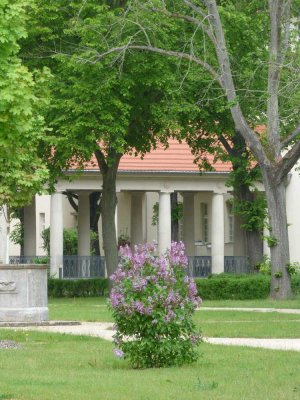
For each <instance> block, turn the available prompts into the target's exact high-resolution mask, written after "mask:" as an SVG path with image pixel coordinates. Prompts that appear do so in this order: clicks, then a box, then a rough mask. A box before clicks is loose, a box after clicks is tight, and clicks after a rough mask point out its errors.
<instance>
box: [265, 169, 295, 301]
mask: <svg viewBox="0 0 300 400" xmlns="http://www.w3.org/2000/svg"><path fill="white" fill-rule="evenodd" d="M276 172H277V170H276V169H274V168H273V169H272V168H270V169H268V170H266V171H263V180H264V186H265V191H266V198H267V203H268V210H269V224H270V228H269V230H270V238H269V245H270V251H271V262H272V271H271V273H272V275H271V296H272V297H273V298H274V299H286V298H289V297H291V295H292V290H291V277H290V274H289V273H288V269H287V266H288V264H289V260H290V256H289V238H288V229H287V217H286V200H285V199H286V198H285V183H284V182H283V181H280V182H278V180H277V179H276V175H274V174H276Z"/></svg>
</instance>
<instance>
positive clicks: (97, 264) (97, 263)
mask: <svg viewBox="0 0 300 400" xmlns="http://www.w3.org/2000/svg"><path fill="white" fill-rule="evenodd" d="M61 275H62V276H60V278H73V279H76V278H97V277H98V278H99V277H105V259H104V257H102V256H64V257H63V270H62V273H61Z"/></svg>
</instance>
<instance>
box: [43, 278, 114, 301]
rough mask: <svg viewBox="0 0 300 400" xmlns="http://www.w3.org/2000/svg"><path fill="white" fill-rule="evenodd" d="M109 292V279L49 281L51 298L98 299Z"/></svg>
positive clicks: (52, 279) (50, 279)
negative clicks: (97, 297)
mask: <svg viewBox="0 0 300 400" xmlns="http://www.w3.org/2000/svg"><path fill="white" fill-rule="evenodd" d="M106 292H107V279H106V278H95V279H76V280H75V279H74V280H73V279H54V278H49V279H48V295H49V296H50V297H96V296H104V294H106Z"/></svg>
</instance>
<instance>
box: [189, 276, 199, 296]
mask: <svg viewBox="0 0 300 400" xmlns="http://www.w3.org/2000/svg"><path fill="white" fill-rule="evenodd" d="M188 291H189V297H192V296H196V294H197V286H196V283H195V282H194V281H193V280H191V281H190V283H189V286H188Z"/></svg>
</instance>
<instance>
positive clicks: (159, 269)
mask: <svg viewBox="0 0 300 400" xmlns="http://www.w3.org/2000/svg"><path fill="white" fill-rule="evenodd" d="M154 251H155V247H154V246H153V245H140V246H136V247H135V253H134V254H132V253H131V251H130V248H129V247H128V246H125V247H122V248H120V255H121V261H120V264H119V266H118V269H117V271H116V272H115V273H114V274H113V275H112V276H111V280H112V281H113V282H114V287H113V289H112V291H111V296H110V305H111V309H112V313H113V317H114V319H115V323H116V331H117V332H116V334H115V337H114V340H115V344H116V345H117V348H116V349H115V354H116V355H117V356H118V357H122V356H124V357H125V358H128V359H129V361H130V363H131V365H132V366H133V367H134V368H151V367H167V366H171V365H182V364H184V363H191V362H193V361H195V360H196V359H197V357H198V353H197V345H198V343H199V342H200V335H199V333H197V332H196V328H195V325H194V323H193V320H192V314H193V312H194V310H195V308H196V307H197V306H198V305H199V303H200V301H201V299H200V298H199V297H198V296H197V288H196V285H195V282H194V281H193V279H191V278H189V277H187V276H186V266H187V257H186V256H185V254H184V245H183V243H172V245H171V249H170V250H169V251H168V253H167V255H166V257H160V258H159V257H154V256H153V252H154ZM128 339H129V340H128Z"/></svg>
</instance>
